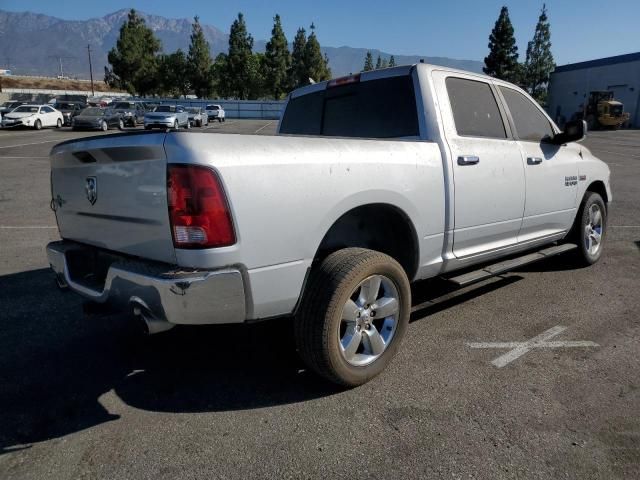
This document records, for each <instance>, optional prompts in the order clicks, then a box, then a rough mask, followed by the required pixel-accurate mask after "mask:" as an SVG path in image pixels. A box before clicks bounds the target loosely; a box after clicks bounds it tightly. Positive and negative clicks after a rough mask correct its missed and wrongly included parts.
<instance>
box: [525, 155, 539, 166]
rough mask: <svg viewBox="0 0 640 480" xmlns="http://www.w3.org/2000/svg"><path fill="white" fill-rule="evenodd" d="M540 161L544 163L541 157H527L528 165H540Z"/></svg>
mask: <svg viewBox="0 0 640 480" xmlns="http://www.w3.org/2000/svg"><path fill="white" fill-rule="evenodd" d="M540 163H542V159H541V158H540V157H527V165H538V164H540Z"/></svg>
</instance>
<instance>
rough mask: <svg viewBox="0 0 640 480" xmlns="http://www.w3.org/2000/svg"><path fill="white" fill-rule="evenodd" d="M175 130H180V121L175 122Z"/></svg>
mask: <svg viewBox="0 0 640 480" xmlns="http://www.w3.org/2000/svg"><path fill="white" fill-rule="evenodd" d="M173 129H174V130H179V129H180V124H179V123H178V120H176V121H175V122H173Z"/></svg>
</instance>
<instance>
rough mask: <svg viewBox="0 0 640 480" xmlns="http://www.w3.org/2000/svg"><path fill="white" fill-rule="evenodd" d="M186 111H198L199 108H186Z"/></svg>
mask: <svg viewBox="0 0 640 480" xmlns="http://www.w3.org/2000/svg"><path fill="white" fill-rule="evenodd" d="M187 112H189V113H200V109H199V108H193V107H191V108H187Z"/></svg>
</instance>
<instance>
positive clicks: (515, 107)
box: [500, 87, 554, 142]
mask: <svg viewBox="0 0 640 480" xmlns="http://www.w3.org/2000/svg"><path fill="white" fill-rule="evenodd" d="M500 92H501V93H502V96H503V97H504V99H505V101H506V102H507V107H508V108H509V111H510V112H511V117H512V118H513V123H514V124H515V127H516V133H517V134H518V138H519V139H521V140H526V141H529V142H539V141H541V140H542V139H543V138H545V137H546V138H551V137H553V135H554V133H553V128H551V124H550V123H549V120H547V117H545V116H544V115H543V114H542V112H541V111H540V109H539V108H538V107H537V106H536V105H535V104H534V103H533V102H532V101H531V100H529V99H528V98H527V97H525V96H524V95H522V94H521V93H520V92H517V91H515V90H513V89H511V88H506V87H500Z"/></svg>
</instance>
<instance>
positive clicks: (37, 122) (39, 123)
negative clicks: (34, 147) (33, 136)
mask: <svg viewBox="0 0 640 480" xmlns="http://www.w3.org/2000/svg"><path fill="white" fill-rule="evenodd" d="M33 128H35V129H36V130H41V129H42V122H41V121H40V120H36V123H34V124H33Z"/></svg>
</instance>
